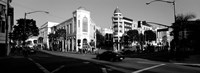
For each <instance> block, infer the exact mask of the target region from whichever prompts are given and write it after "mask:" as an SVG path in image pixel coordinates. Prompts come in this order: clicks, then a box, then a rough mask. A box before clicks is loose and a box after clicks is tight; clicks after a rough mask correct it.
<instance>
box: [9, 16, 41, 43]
mask: <svg viewBox="0 0 200 73" xmlns="http://www.w3.org/2000/svg"><path fill="white" fill-rule="evenodd" d="M25 21H26V22H25ZM24 23H26V25H25V24H24ZM17 24H18V25H15V26H14V30H13V35H14V36H15V38H14V40H19V41H25V40H27V39H28V38H29V37H31V36H38V35H39V29H38V27H37V26H36V21H35V20H33V19H26V20H25V19H18V20H17Z"/></svg>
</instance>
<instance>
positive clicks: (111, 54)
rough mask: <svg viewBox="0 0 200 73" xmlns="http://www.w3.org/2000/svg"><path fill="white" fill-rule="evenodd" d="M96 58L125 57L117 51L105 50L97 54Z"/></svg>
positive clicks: (115, 58) (120, 59) (111, 59)
mask: <svg viewBox="0 0 200 73" xmlns="http://www.w3.org/2000/svg"><path fill="white" fill-rule="evenodd" d="M96 58H97V59H99V60H109V61H122V60H123V59H125V56H124V55H122V54H120V53H117V52H113V51H105V52H103V53H101V54H97V55H96Z"/></svg>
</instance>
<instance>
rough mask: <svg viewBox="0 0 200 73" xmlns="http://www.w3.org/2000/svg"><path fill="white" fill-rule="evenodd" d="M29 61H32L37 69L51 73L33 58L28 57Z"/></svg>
mask: <svg viewBox="0 0 200 73" xmlns="http://www.w3.org/2000/svg"><path fill="white" fill-rule="evenodd" d="M28 59H29V60H30V61H32V62H33V63H34V64H36V65H37V66H38V67H39V69H41V70H42V71H43V72H44V73H51V72H50V71H48V70H47V69H46V68H44V67H43V66H42V65H40V64H39V63H37V62H35V61H34V60H33V59H31V58H28Z"/></svg>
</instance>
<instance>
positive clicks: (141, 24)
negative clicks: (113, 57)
mask: <svg viewBox="0 0 200 73" xmlns="http://www.w3.org/2000/svg"><path fill="white" fill-rule="evenodd" d="M112 24H113V27H112V29H113V42H114V50H115V51H119V50H121V47H122V45H121V43H120V40H122V39H121V38H122V36H123V34H125V33H127V31H129V30H137V31H138V32H139V33H141V34H144V31H146V30H153V29H152V27H151V26H150V25H149V24H147V23H145V21H138V22H136V21H134V20H133V19H130V18H127V17H125V16H123V15H122V13H121V11H120V10H119V8H118V7H117V8H116V9H115V10H114V14H113V17H112Z"/></svg>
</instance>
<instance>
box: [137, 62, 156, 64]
mask: <svg viewBox="0 0 200 73" xmlns="http://www.w3.org/2000/svg"><path fill="white" fill-rule="evenodd" d="M137 63H143V64H159V63H156V62H137Z"/></svg>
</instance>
